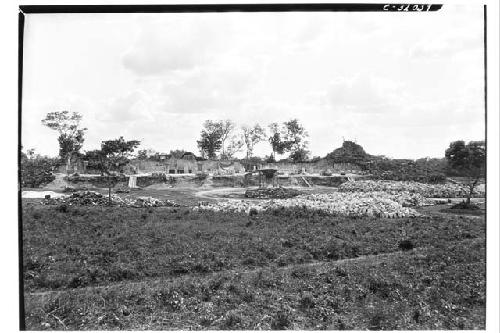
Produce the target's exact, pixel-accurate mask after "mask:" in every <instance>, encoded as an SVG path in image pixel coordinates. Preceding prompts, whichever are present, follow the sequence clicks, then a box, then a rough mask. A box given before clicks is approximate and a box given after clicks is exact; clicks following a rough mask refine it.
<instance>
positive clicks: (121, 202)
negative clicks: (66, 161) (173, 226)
mask: <svg viewBox="0 0 500 333" xmlns="http://www.w3.org/2000/svg"><path fill="white" fill-rule="evenodd" d="M111 203H112V204H113V205H118V206H121V207H137V208H139V207H179V206H180V205H179V204H177V203H175V202H173V201H170V200H160V199H157V198H153V197H138V198H135V199H134V198H121V197H119V196H117V195H115V194H113V195H111ZM41 204H43V205H60V204H67V205H69V206H108V205H109V199H108V196H106V195H102V194H101V193H99V192H94V191H79V192H74V193H72V194H71V195H70V196H67V197H61V198H46V199H44V200H43V201H42V202H41Z"/></svg>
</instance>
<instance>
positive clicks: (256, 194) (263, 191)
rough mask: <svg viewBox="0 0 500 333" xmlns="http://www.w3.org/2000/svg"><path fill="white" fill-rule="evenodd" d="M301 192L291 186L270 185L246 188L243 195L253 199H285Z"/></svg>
mask: <svg viewBox="0 0 500 333" xmlns="http://www.w3.org/2000/svg"><path fill="white" fill-rule="evenodd" d="M301 194H303V193H302V192H301V191H299V190H296V189H293V188H285V187H270V188H257V189H248V190H246V192H245V197H246V198H253V199H287V198H293V197H296V196H298V195H301Z"/></svg>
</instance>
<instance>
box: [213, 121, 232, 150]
mask: <svg viewBox="0 0 500 333" xmlns="http://www.w3.org/2000/svg"><path fill="white" fill-rule="evenodd" d="M216 123H217V124H218V126H219V127H220V131H221V138H220V140H221V149H222V156H227V155H226V140H228V139H229V138H230V137H231V134H232V133H233V131H234V129H235V128H236V124H235V123H234V122H232V121H231V120H229V119H226V120H219V121H217V122H216ZM230 140H231V142H230V144H232V143H234V138H231V139H230ZM233 148H234V147H233ZM222 156H221V157H222Z"/></svg>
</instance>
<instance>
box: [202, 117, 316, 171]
mask: <svg viewBox="0 0 500 333" xmlns="http://www.w3.org/2000/svg"><path fill="white" fill-rule="evenodd" d="M268 130H269V132H266V129H265V127H263V126H261V125H260V124H254V125H253V126H248V125H242V126H240V127H237V125H236V124H235V123H234V122H233V121H231V120H218V121H213V120H206V121H205V122H204V123H203V129H202V131H201V133H200V139H199V140H197V145H198V149H199V150H200V153H201V156H202V157H203V158H209V159H217V158H218V159H222V160H227V159H232V158H234V156H235V154H236V153H238V152H240V151H242V150H243V149H245V150H246V159H250V158H252V157H253V152H254V148H255V145H256V144H258V143H259V142H263V141H266V140H267V141H268V143H269V144H270V146H271V149H272V153H271V155H270V156H268V157H267V158H266V160H268V161H275V160H276V157H277V155H283V154H285V153H289V156H288V158H289V159H291V160H292V161H294V162H303V161H306V160H308V159H309V154H310V152H309V151H308V150H307V145H308V142H307V138H308V136H309V134H308V133H307V131H306V130H305V128H304V126H303V125H302V124H301V123H300V122H299V120H298V119H291V120H288V121H285V122H283V123H271V124H270V125H269V126H268Z"/></svg>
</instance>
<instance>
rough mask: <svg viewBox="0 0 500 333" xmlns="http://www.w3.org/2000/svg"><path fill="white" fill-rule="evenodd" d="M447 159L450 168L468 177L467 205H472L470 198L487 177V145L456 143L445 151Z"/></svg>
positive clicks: (479, 142)
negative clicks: (481, 180)
mask: <svg viewBox="0 0 500 333" xmlns="http://www.w3.org/2000/svg"><path fill="white" fill-rule="evenodd" d="M445 157H446V160H447V161H448V164H449V166H450V167H451V168H452V169H454V170H457V171H459V172H460V173H461V174H462V175H464V176H466V177H467V179H468V185H469V194H468V196H467V204H470V198H471V196H472V194H473V191H474V188H475V187H476V185H477V184H478V182H479V180H480V179H481V178H483V177H485V172H486V145H485V142H484V141H470V142H469V143H468V144H465V142H464V141H462V140H459V141H454V142H452V143H450V146H449V148H448V149H446V151H445Z"/></svg>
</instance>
